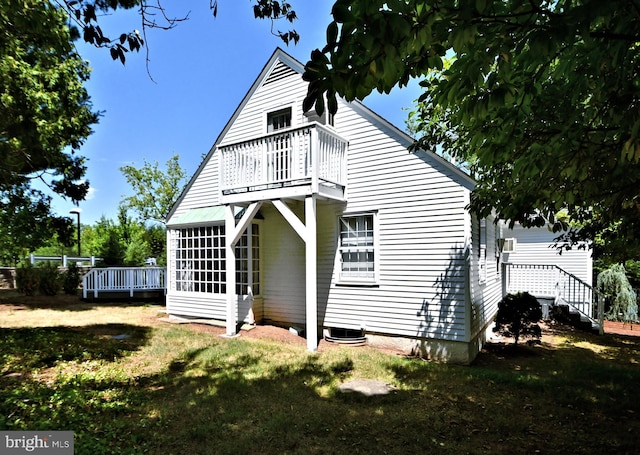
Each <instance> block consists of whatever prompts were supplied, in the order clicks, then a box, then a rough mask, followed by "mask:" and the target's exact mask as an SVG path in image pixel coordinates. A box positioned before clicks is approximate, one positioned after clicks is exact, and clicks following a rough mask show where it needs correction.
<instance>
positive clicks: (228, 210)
mask: <svg viewBox="0 0 640 455" xmlns="http://www.w3.org/2000/svg"><path fill="white" fill-rule="evenodd" d="M224 219H225V247H224V248H225V258H226V259H225V260H226V276H227V280H226V282H227V312H226V313H227V314H226V317H227V320H226V327H227V331H226V335H227V336H230V337H231V336H235V335H236V332H237V321H236V319H237V313H238V299H237V297H236V252H235V248H234V243H233V239H232V236H233V232H234V230H235V227H236V220H235V216H234V206H233V204H229V205H227V206H225V217H224Z"/></svg>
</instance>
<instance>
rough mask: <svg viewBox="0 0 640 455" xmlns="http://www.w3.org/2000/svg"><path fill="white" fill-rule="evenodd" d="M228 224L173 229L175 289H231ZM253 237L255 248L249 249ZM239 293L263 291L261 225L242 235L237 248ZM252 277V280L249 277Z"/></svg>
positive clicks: (251, 226) (253, 225)
mask: <svg viewBox="0 0 640 455" xmlns="http://www.w3.org/2000/svg"><path fill="white" fill-rule="evenodd" d="M224 233H225V227H224V225H213V226H203V227H195V228H183V229H176V230H174V231H173V232H172V237H173V239H174V245H175V261H174V264H173V265H174V267H173V270H174V281H175V290H176V291H183V292H206V293H213V294H224V293H226V292H227V285H226V282H227V275H226V264H225V235H224ZM249 238H251V248H249V246H248V245H249ZM235 253H236V283H237V286H236V292H237V293H239V294H247V293H248V291H249V287H251V291H252V293H253V295H258V294H260V243H259V230H258V225H257V224H252V225H250V227H249V228H248V229H247V231H245V233H244V234H243V235H242V237H241V238H240V240H239V241H238V244H237V245H236V249H235ZM250 277H251V280H249V278H250Z"/></svg>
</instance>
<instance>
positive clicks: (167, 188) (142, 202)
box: [120, 155, 187, 223]
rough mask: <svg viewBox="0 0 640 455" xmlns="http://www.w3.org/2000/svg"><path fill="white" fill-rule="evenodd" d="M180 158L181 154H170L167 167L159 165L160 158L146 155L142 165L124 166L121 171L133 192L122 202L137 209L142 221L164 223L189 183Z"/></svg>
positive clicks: (126, 207) (127, 206)
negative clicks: (164, 168)
mask: <svg viewBox="0 0 640 455" xmlns="http://www.w3.org/2000/svg"><path fill="white" fill-rule="evenodd" d="M179 160H180V156H179V155H174V156H173V157H171V158H170V159H169V160H168V161H167V163H166V171H162V170H161V169H159V165H158V162H157V161H155V162H153V163H149V162H147V160H146V159H145V160H144V164H143V165H142V167H140V168H136V167H134V166H130V165H127V166H122V167H121V168H120V171H121V172H122V173H123V174H124V176H125V178H126V179H127V182H128V183H129V185H131V188H132V189H133V196H127V197H125V198H124V199H123V200H122V202H121V205H122V206H123V207H124V208H125V209H131V210H134V211H135V212H136V213H137V214H138V218H139V219H140V220H141V221H143V222H144V221H156V222H160V223H164V221H165V219H166V217H167V215H168V214H169V211H170V210H171V207H173V204H174V203H175V202H176V200H177V199H178V197H179V196H180V194H181V193H182V190H183V188H184V185H185V183H186V175H187V174H186V172H185V170H184V169H182V167H180V163H179Z"/></svg>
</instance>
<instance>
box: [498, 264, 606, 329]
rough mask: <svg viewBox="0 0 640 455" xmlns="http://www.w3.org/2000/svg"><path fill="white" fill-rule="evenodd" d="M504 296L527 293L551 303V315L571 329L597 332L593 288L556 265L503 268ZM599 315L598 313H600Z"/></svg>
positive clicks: (504, 266) (526, 265)
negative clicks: (568, 323)
mask: <svg viewBox="0 0 640 455" xmlns="http://www.w3.org/2000/svg"><path fill="white" fill-rule="evenodd" d="M503 277H504V281H503V286H504V289H503V293H504V294H505V295H506V294H509V293H515V292H528V293H530V294H532V295H534V296H535V297H537V298H538V299H539V300H547V301H551V302H552V304H551V305H552V309H553V312H554V314H556V315H561V316H564V317H565V318H566V319H567V320H568V321H570V322H572V323H573V324H574V325H576V326H579V327H582V328H586V329H588V330H594V331H600V322H599V320H598V319H599V309H598V306H597V305H595V303H594V293H593V289H592V287H591V286H590V285H589V284H587V283H585V282H584V281H583V280H581V279H580V278H578V277H577V276H575V275H573V274H571V273H569V272H567V271H566V270H564V269H562V268H560V267H558V266H557V265H549V264H509V263H506V264H503ZM600 311H601V310H600Z"/></svg>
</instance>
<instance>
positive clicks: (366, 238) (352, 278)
mask: <svg viewBox="0 0 640 455" xmlns="http://www.w3.org/2000/svg"><path fill="white" fill-rule="evenodd" d="M375 224H376V215H375V214H374V213H365V214H357V215H348V216H341V217H340V238H339V255H340V271H339V274H340V281H342V282H355V283H360V282H362V283H375V282H376V276H377V267H376V263H377V252H376V243H377V242H376V226H375Z"/></svg>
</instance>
